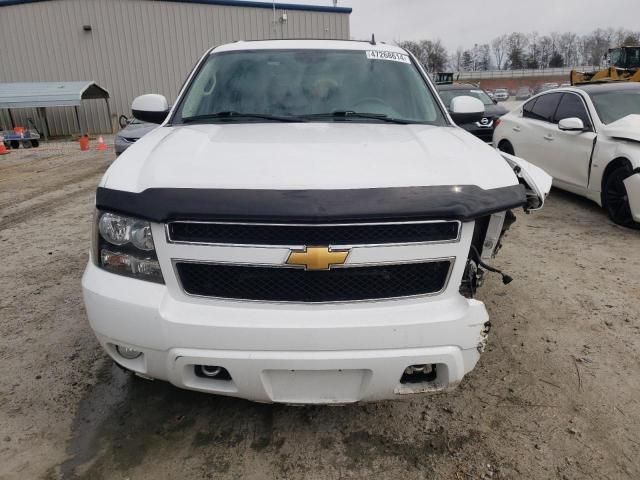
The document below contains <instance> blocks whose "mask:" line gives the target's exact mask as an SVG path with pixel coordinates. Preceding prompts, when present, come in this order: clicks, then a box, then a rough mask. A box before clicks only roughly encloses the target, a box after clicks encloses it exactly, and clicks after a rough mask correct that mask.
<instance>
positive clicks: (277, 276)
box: [82, 41, 550, 404]
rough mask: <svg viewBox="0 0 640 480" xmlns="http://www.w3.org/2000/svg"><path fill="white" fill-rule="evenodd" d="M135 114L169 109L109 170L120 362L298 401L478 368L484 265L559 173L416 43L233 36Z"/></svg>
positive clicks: (400, 387) (94, 275)
mask: <svg viewBox="0 0 640 480" xmlns="http://www.w3.org/2000/svg"><path fill="white" fill-rule="evenodd" d="M132 109H133V111H134V115H136V116H137V118H139V119H140V120H143V121H150V122H156V123H160V124H161V125H160V126H159V127H158V128H156V129H155V130H154V131H152V132H150V133H149V134H147V135H146V136H144V137H143V138H142V139H140V140H139V141H138V142H136V143H135V144H134V145H132V146H131V147H130V148H128V149H127V151H126V152H124V153H123V154H122V155H121V156H120V157H119V158H118V159H117V160H116V161H115V162H114V163H113V165H112V166H111V167H110V168H109V170H108V171H107V173H106V174H105V176H104V178H103V179H102V181H101V183H100V186H99V188H98V191H97V195H96V207H97V213H96V220H95V229H94V230H95V234H94V242H93V249H92V253H91V259H90V261H89V264H88V266H87V269H86V272H85V275H84V278H83V281H82V285H83V289H84V297H85V303H86V309H87V313H88V317H89V321H90V323H91V326H92V328H93V330H94V331H95V333H96V336H97V338H98V340H99V341H100V343H101V345H102V346H103V347H104V348H105V349H106V351H107V352H108V353H109V355H111V356H112V357H113V359H114V360H115V361H116V362H118V363H119V364H120V365H121V366H123V367H124V368H126V369H129V370H131V371H133V372H135V373H137V374H139V375H141V376H143V377H147V378H156V379H162V380H167V381H169V382H171V383H173V384H174V385H176V386H178V387H182V388H187V389H192V390H199V391H203V392H211V393H215V394H221V395H231V396H236V397H242V398H247V399H250V400H255V401H260V402H283V403H291V404H305V403H349V402H355V401H360V400H379V399H387V398H397V397H398V396H400V395H404V394H410V393H422V392H434V391H440V390H443V389H446V388H449V387H453V386H455V385H456V384H458V382H460V381H461V380H462V378H463V376H464V375H465V374H466V373H467V372H469V371H470V370H472V369H473V367H474V366H475V364H476V362H477V361H478V358H479V356H480V352H481V351H482V349H483V347H484V345H485V342H486V336H487V333H488V330H489V325H490V324H489V323H488V316H487V312H486V310H485V307H484V305H483V304H482V303H481V302H479V301H477V300H474V299H473V298H472V297H473V294H474V292H475V289H476V287H477V285H478V283H479V282H480V280H481V278H482V273H483V271H484V269H485V266H486V263H485V262H486V261H488V260H489V259H490V258H491V256H492V255H493V254H494V253H495V251H496V250H497V248H498V247H499V244H500V239H501V237H502V234H503V233H504V231H505V230H506V229H507V227H508V226H509V224H510V222H511V221H512V218H513V215H512V214H511V213H510V210H511V209H514V208H520V207H523V208H525V209H536V208H539V207H541V206H542V203H543V201H544V197H545V195H546V193H547V192H548V190H549V188H550V178H549V177H548V176H547V175H546V174H544V172H542V171H541V170H539V169H537V168H536V167H533V166H530V165H528V164H527V163H526V162H524V161H521V160H519V159H517V158H515V157H512V156H509V155H503V154H500V153H499V152H497V151H496V150H494V149H492V148H491V147H489V146H487V145H485V144H484V143H483V142H482V141H480V140H478V139H476V138H475V137H473V136H472V135H470V134H468V133H467V132H465V131H464V130H462V129H460V128H458V127H457V126H455V125H454V123H453V121H452V118H451V117H450V116H449V114H448V113H447V110H446V108H445V107H444V105H443V104H442V103H441V102H440V100H439V99H438V96H437V94H436V93H435V90H434V88H433V85H432V84H431V82H430V81H429V78H428V76H427V75H426V74H425V72H424V71H423V70H422V69H421V68H420V66H419V64H418V63H417V62H416V60H415V59H414V58H413V57H412V56H411V55H410V54H409V53H407V52H406V51H404V50H402V49H400V48H397V47H392V46H388V45H382V44H378V45H376V44H370V43H365V42H344V41H264V42H238V43H233V44H230V45H225V46H221V47H217V48H214V49H211V50H210V51H208V52H207V53H206V54H205V55H204V56H203V57H202V59H201V61H200V62H199V63H198V65H197V66H196V67H195V69H194V71H193V72H192V73H191V75H190V76H189V78H188V81H187V82H186V84H185V86H184V88H183V89H182V91H181V92H180V94H179V96H178V98H177V100H176V102H175V103H174V106H173V107H172V108H171V110H170V111H169V109H168V107H167V101H166V99H165V98H164V97H162V96H160V95H143V96H142V97H138V98H137V99H136V100H135V101H134V103H133V106H132ZM451 111H452V116H453V117H454V118H457V119H458V120H459V121H461V122H462V121H469V120H472V119H473V118H480V117H481V116H482V113H483V106H482V102H480V101H479V100H477V99H474V98H469V97H458V98H456V99H454V102H452V105H451ZM505 278H507V277H505Z"/></svg>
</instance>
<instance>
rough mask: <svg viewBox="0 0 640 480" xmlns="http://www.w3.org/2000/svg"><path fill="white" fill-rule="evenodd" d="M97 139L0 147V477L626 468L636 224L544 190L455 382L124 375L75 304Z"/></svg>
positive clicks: (633, 369)
mask: <svg viewBox="0 0 640 480" xmlns="http://www.w3.org/2000/svg"><path fill="white" fill-rule="evenodd" d="M112 159H113V153H112V152H107V153H104V152H97V151H92V152H79V151H78V149H77V146H76V145H75V144H71V143H52V144H49V145H45V146H42V147H40V148H39V149H31V150H24V151H23V150H20V151H18V152H13V153H11V154H9V155H6V156H0V259H1V262H2V263H1V267H0V272H1V273H0V289H1V292H2V295H0V331H1V336H0V478H2V479H38V478H44V479H50V480H51V479H58V478H63V479H68V478H85V479H164V478H180V479H200V478H212V479H219V478H222V479H226V478H247V479H270V478H279V479H303V478H304V479H330V478H363V479H364V478H366V479H376V478H380V479H388V478H403V479H404V480H410V479H426V478H442V479H488V478H498V479H502V478H508V479H512V478H513V479H522V478H527V479H550V478H561V479H604V478H607V479H617V478H630V479H637V478H640V455H639V452H640V400H639V399H640V298H639V297H640V295H639V294H640V249H639V248H638V247H639V246H640V232H638V231H630V230H625V229H622V228H619V227H617V226H615V225H613V224H612V223H611V222H610V221H609V220H608V219H607V217H606V216H605V215H604V213H603V212H602V211H601V210H600V209H599V208H598V207H597V206H596V205H594V204H592V203H589V202H588V201H586V200H583V199H581V198H579V197H576V196H574V195H570V194H567V193H563V192H561V191H557V190H554V191H553V192H552V195H551V197H550V198H549V201H548V204H547V206H546V207H545V209H544V210H543V211H542V212H540V213H536V214H532V215H524V214H523V213H521V212H519V213H518V221H517V223H516V224H515V225H514V227H513V228H512V230H511V231H510V232H509V234H508V238H507V240H506V241H505V247H504V249H503V250H502V252H501V253H500V255H499V257H498V258H497V260H496V261H495V263H496V265H497V266H499V267H502V268H504V269H505V270H506V271H507V272H508V273H509V274H511V275H513V276H514V277H515V280H514V282H513V283H511V284H510V285H508V286H504V285H502V283H501V282H500V279H499V278H498V277H496V276H490V277H488V279H487V282H486V284H485V286H484V287H483V289H482V290H481V292H480V299H481V300H483V301H485V302H486V304H487V307H488V309H489V311H490V315H491V318H492V321H493V326H494V327H493V330H492V334H491V339H490V343H489V349H488V351H487V352H486V353H485V354H484V355H483V357H482V358H481V360H480V363H479V364H478V367H477V368H476V370H475V371H474V372H472V374H470V375H469V376H468V377H467V378H466V379H465V380H464V381H463V382H462V384H461V386H460V387H459V388H458V389H457V390H456V391H454V392H453V393H449V394H443V395H437V396H427V397H414V398H413V399H411V400H409V401H402V402H400V401H397V402H385V403H376V404H364V405H353V406H347V407H308V408H307V407H304V408H301V407H286V406H271V405H258V404H253V403H249V402H245V401H241V400H235V399H228V398H221V397H215V396H208V395H205V394H199V393H193V392H187V391H181V390H178V389H176V388H174V387H172V386H171V385H169V384H165V383H161V382H148V381H145V380H141V379H137V378H132V377H130V376H129V375H127V374H125V373H123V372H121V371H120V370H119V369H118V368H116V367H114V366H113V364H112V363H111V362H110V360H109V359H108V357H107V355H106V354H105V353H103V352H102V351H101V349H100V348H99V346H98V343H97V341H96V340H95V339H94V337H93V334H92V332H91V330H90V328H89V325H88V323H87V321H86V318H85V313H84V309H83V305H82V299H81V291H80V277H81V275H82V271H83V269H84V266H85V262H86V261H87V255H88V249H89V237H90V224H91V216H92V213H93V212H92V210H93V206H92V204H93V194H94V188H95V186H96V184H97V182H98V180H99V178H100V176H101V174H102V172H103V171H104V170H105V169H106V167H107V166H108V165H109V163H110V162H111V161H112Z"/></svg>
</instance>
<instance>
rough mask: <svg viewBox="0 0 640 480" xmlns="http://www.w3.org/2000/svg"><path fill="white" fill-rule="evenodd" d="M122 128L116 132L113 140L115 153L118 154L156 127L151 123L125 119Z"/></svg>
mask: <svg viewBox="0 0 640 480" xmlns="http://www.w3.org/2000/svg"><path fill="white" fill-rule="evenodd" d="M122 123H123V124H124V126H123V128H122V130H120V131H119V132H118V133H117V134H116V138H115V141H114V144H115V145H114V146H115V151H116V155H120V154H121V153H122V152H124V151H125V150H126V149H127V148H129V147H130V146H131V145H133V144H134V143H135V142H136V141H138V140H139V139H140V138H142V137H143V136H144V135H146V134H147V133H149V132H150V131H151V130H153V129H154V128H156V127H157V125H154V124H153V123H146V122H141V121H140V120H136V119H135V118H134V119H131V120H128V119H125V121H123V122H122Z"/></svg>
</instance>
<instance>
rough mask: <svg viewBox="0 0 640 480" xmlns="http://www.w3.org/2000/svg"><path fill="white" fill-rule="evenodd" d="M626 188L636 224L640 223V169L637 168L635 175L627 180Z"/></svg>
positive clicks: (625, 182)
mask: <svg viewBox="0 0 640 480" xmlns="http://www.w3.org/2000/svg"><path fill="white" fill-rule="evenodd" d="M624 187H625V189H626V191H627V197H628V198H629V208H630V209H631V217H632V218H633V221H634V222H639V223H640V169H639V168H637V169H636V170H635V171H634V174H633V175H631V176H630V177H628V178H627V179H625V181H624Z"/></svg>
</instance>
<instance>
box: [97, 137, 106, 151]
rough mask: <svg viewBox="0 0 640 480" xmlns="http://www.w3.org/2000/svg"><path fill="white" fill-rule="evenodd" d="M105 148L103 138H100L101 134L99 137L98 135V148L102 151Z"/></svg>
mask: <svg viewBox="0 0 640 480" xmlns="http://www.w3.org/2000/svg"><path fill="white" fill-rule="evenodd" d="M106 149H107V146H106V145H105V144H104V138H102V135H101V136H100V137H98V150H99V151H101V152H103V151H105V150H106Z"/></svg>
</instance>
